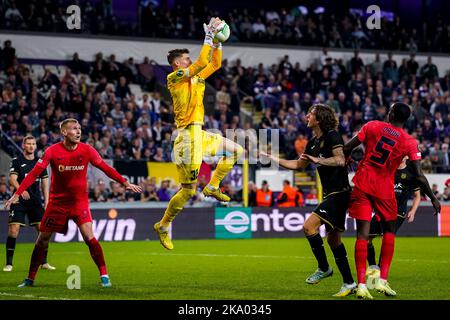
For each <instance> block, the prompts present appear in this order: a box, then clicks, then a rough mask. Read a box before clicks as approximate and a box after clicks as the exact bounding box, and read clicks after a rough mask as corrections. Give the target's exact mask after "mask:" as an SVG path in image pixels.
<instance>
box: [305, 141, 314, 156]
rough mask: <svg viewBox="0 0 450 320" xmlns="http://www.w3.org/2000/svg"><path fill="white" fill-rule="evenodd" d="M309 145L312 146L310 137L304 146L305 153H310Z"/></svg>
mask: <svg viewBox="0 0 450 320" xmlns="http://www.w3.org/2000/svg"><path fill="white" fill-rule="evenodd" d="M311 146H312V139H311V140H309V141H308V143H307V144H306V147H305V153H306V154H311Z"/></svg>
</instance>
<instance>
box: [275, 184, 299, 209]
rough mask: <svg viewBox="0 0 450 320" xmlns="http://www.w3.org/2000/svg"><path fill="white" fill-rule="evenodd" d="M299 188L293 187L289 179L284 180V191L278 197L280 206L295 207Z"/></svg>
mask: <svg viewBox="0 0 450 320" xmlns="http://www.w3.org/2000/svg"><path fill="white" fill-rule="evenodd" d="M296 197H297V190H295V189H294V188H293V187H291V183H290V182H289V180H284V181H283V191H281V193H280V195H279V196H278V198H277V203H278V207H295V199H296Z"/></svg>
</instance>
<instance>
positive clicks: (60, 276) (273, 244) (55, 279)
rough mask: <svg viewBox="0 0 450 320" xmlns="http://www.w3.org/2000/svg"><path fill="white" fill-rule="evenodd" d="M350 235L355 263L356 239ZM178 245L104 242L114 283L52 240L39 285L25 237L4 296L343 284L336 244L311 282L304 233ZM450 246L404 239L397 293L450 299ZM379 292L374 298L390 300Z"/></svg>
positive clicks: (259, 295)
mask: <svg viewBox="0 0 450 320" xmlns="http://www.w3.org/2000/svg"><path fill="white" fill-rule="evenodd" d="M344 241H345V244H346V246H347V251H348V253H349V259H350V266H351V267H352V270H354V260H353V249H354V239H353V238H345V239H344ZM379 241H380V240H379V239H377V240H376V242H375V245H376V247H377V250H378V251H377V254H378V252H379V249H378V247H379V244H380V242H379ZM174 244H175V249H174V250H173V251H171V252H168V251H165V250H164V249H163V248H162V247H161V246H160V244H159V242H156V241H149V242H103V243H102V246H103V249H104V252H105V257H106V262H107V265H108V269H109V274H110V276H111V281H112V283H113V287H112V288H109V289H103V288H101V287H100V285H99V278H98V272H97V268H96V267H95V265H94V263H93V262H92V261H91V258H90V256H89V251H88V249H87V247H86V246H85V245H84V243H70V244H56V243H52V244H51V245H50V251H49V261H50V262H51V264H52V265H54V266H56V267H57V270H56V271H46V270H40V271H39V273H38V276H37V279H36V282H35V287H33V288H24V289H19V288H17V285H18V284H19V283H20V282H21V281H22V280H23V279H24V278H25V277H26V275H27V271H28V264H29V259H30V255H31V251H32V245H31V244H19V245H17V247H16V254H15V257H14V271H13V272H11V273H6V272H2V271H0V299H62V298H64V299H108V300H109V299H255V300H263V299H275V300H278V299H282V300H290V299H295V300H298V299H301V300H303V299H334V298H333V297H331V295H332V294H334V293H335V292H337V290H338V289H339V288H340V286H341V281H342V280H341V277H340V274H339V272H338V270H337V267H336V265H335V263H334V261H333V259H332V254H331V252H330V250H329V248H327V255H328V259H329V262H330V263H331V265H332V266H333V268H334V269H335V274H334V275H333V277H331V278H327V279H325V280H323V281H322V282H321V283H320V284H318V285H307V284H305V282H304V280H305V278H306V277H307V276H308V275H309V274H310V273H311V272H312V271H314V270H315V268H316V262H315V260H314V258H313V256H312V253H311V251H310V248H309V246H308V244H307V241H306V240H305V239H304V238H299V239H252V240H195V241H187V240H176V241H175V242H174ZM449 248H450V238H398V239H397V241H396V248H395V255H394V261H393V265H392V267H391V272H390V284H391V287H392V288H394V290H396V291H397V294H398V296H397V298H395V299H450V288H449V286H448V284H449V283H450V272H449V269H450V255H449ZM3 254H4V253H3V252H2V255H3ZM3 258H4V257H3V256H2V259H3ZM69 265H78V266H80V268H81V290H69V289H67V287H66V281H67V278H68V276H69V274H66V268H67V267H68V266H69ZM353 274H354V275H355V272H354V271H353ZM373 294H374V297H375V299H385V297H384V296H382V295H380V294H377V293H376V292H374V293H373ZM348 299H355V298H354V296H353V297H349V298H348Z"/></svg>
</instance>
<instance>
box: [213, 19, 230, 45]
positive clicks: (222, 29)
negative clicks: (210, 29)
mask: <svg viewBox="0 0 450 320" xmlns="http://www.w3.org/2000/svg"><path fill="white" fill-rule="evenodd" d="M217 30H219V31H218V32H217V34H216V36H215V37H214V39H215V40H217V41H219V42H225V41H227V40H228V38H229V37H230V27H229V26H228V24H227V23H226V22H225V21H223V20H222V22H221V23H220V24H219V26H218V27H217Z"/></svg>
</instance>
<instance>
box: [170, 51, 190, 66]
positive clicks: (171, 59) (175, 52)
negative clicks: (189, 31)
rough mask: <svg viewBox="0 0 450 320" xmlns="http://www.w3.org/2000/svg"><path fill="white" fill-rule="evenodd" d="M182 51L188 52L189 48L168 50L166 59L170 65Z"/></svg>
mask: <svg viewBox="0 0 450 320" xmlns="http://www.w3.org/2000/svg"><path fill="white" fill-rule="evenodd" d="M184 53H189V50H188V49H186V48H183V49H173V50H170V51H169V53H168V54H167V61H168V62H169V64H170V65H172V63H173V61H174V60H175V59H176V58H179V57H181V56H182V55H183V54H184Z"/></svg>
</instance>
